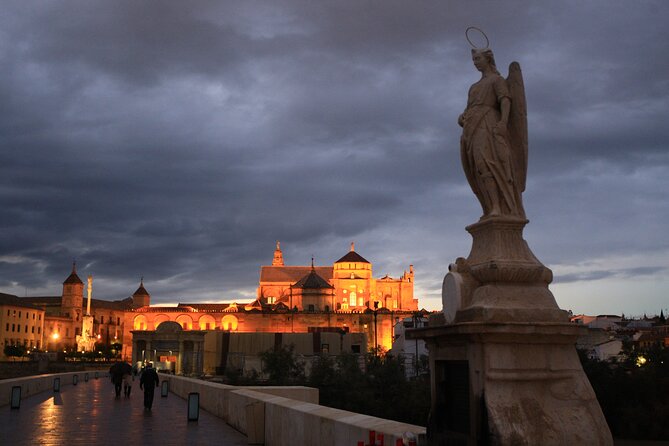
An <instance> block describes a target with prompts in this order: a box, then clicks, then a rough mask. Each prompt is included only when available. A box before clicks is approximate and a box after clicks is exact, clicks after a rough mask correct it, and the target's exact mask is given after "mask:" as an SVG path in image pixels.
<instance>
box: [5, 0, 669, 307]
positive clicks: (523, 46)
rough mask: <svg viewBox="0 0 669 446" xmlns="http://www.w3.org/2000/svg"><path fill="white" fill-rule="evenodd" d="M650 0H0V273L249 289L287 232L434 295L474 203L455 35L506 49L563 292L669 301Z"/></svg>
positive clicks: (45, 288) (332, 256) (231, 291)
mask: <svg viewBox="0 0 669 446" xmlns="http://www.w3.org/2000/svg"><path fill="white" fill-rule="evenodd" d="M667 23H669V3H668V2H666V1H664V0H658V1H634V2H631V1H609V0H607V1H587V2H584V1H581V0H576V1H561V2H549V1H542V2H539V1H535V2H528V1H521V2H512V1H504V2H501V1H500V2H492V1H491V2H477V1H468V2H455V1H436V0H435V1H422V0H421V1H402V2H400V1H387V0H384V1H381V0H379V1H359V0H356V1H341V0H337V1H277V2H275V1H266V2H254V1H238V2H233V1H223V2H221V1H210V2H198V1H188V2H183V1H137V0H127V1H114V2H109V1H91V0H82V1H59V2H44V1H26V0H17V1H9V0H6V1H3V2H2V14H0V62H1V63H0V210H1V212H0V231H1V232H0V291H2V292H6V293H14V294H18V295H24V294H25V293H26V292H27V294H28V295H40V294H48V295H55V294H58V293H60V289H61V283H62V281H63V280H64V279H65V277H67V275H68V273H69V269H70V263H71V261H72V259H73V258H76V259H77V263H78V268H79V272H80V275H81V276H82V278H83V276H85V275H87V274H89V273H92V274H93V275H94V277H95V279H94V280H95V282H94V285H95V286H94V290H95V291H94V294H95V296H96V297H98V298H105V299H119V298H124V297H126V296H128V295H130V294H131V293H132V292H133V291H134V290H135V289H136V287H137V285H138V282H139V278H140V276H142V275H143V276H144V277H145V284H146V287H147V289H148V290H149V292H151V294H152V296H153V302H154V303H161V302H162V303H167V302H172V303H174V302H194V301H229V300H237V301H243V300H247V299H250V298H252V297H253V296H254V293H255V288H256V286H257V281H258V273H259V267H260V265H263V264H269V263H270V262H271V259H272V253H273V249H274V243H275V241H276V240H280V241H281V242H282V247H283V248H284V257H285V259H286V263H287V264H302V265H304V264H308V263H309V261H310V258H311V256H312V255H313V256H315V259H316V263H317V264H322V265H325V264H331V263H332V262H333V261H335V260H336V259H338V258H339V257H340V256H342V255H344V254H345V253H346V252H347V251H348V248H349V243H350V242H351V241H355V242H356V248H357V249H356V250H357V251H358V252H359V253H360V254H362V255H363V256H364V257H366V258H367V259H368V260H370V261H371V262H373V264H374V272H375V275H376V276H382V275H385V274H390V275H391V276H395V277H397V276H399V275H400V274H401V273H402V271H403V270H404V269H408V267H409V264H410V263H412V264H414V265H415V268H416V294H417V295H418V296H419V297H420V299H421V301H420V305H421V306H422V307H425V308H428V309H437V308H441V298H440V293H441V280H442V278H443V275H444V273H445V272H446V269H447V266H448V264H449V263H451V262H453V261H454V260H455V258H456V257H459V256H466V255H467V254H468V253H469V248H470V245H471V238H470V236H469V234H468V233H467V232H465V230H464V227H465V226H466V225H467V224H470V223H473V222H475V221H476V220H477V219H478V217H479V216H480V213H481V210H480V206H479V204H478V201H477V200H476V199H475V197H474V195H473V194H472V192H471V190H470V189H469V186H468V185H467V182H466V180H465V177H464V174H463V173H462V169H461V166H460V160H459V138H460V128H459V127H458V126H457V123H456V120H457V116H458V114H459V113H461V112H462V110H463V108H464V106H465V102H466V94H467V89H468V87H469V85H470V84H472V83H473V82H475V81H477V80H478V78H479V74H478V72H476V71H475V69H474V68H473V66H472V64H471V60H470V54H469V50H470V47H469V45H468V43H467V41H466V40H465V38H464V30H465V28H466V27H467V26H468V25H477V26H479V27H481V28H483V29H484V30H485V31H486V32H487V34H488V36H489V37H490V40H491V47H492V48H493V50H494V51H495V57H496V60H497V63H498V66H499V67H500V69H501V71H503V73H504V74H506V72H507V67H508V64H509V63H510V62H511V61H513V60H517V61H519V62H520V64H521V66H522V68H523V75H524V78H525V86H526V94H527V101H528V112H529V126H530V161H529V172H528V185H527V191H526V192H525V194H524V200H525V209H526V211H527V214H528V217H529V219H530V224H529V225H528V226H527V228H526V230H525V238H526V239H527V241H528V243H529V244H530V247H531V248H532V249H533V251H534V253H535V254H536V255H537V257H538V258H539V259H540V260H542V261H543V262H544V263H545V264H546V265H547V266H548V267H550V268H551V269H552V270H553V271H554V274H555V278H556V279H555V282H554V283H553V285H551V289H552V290H553V292H554V294H555V296H556V298H557V300H558V303H559V304H560V306H561V307H562V308H565V309H572V310H573V311H574V312H578V313H580V312H585V313H621V312H622V313H625V314H626V315H640V314H643V313H644V312H647V313H649V314H650V313H657V312H659V311H660V309H666V308H667V307H669V292H668V291H667V290H668V289H669V269H668V268H669V237H668V236H667V229H668V227H669V31H668V28H669V27H668V26H667Z"/></svg>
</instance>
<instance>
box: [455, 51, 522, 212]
mask: <svg viewBox="0 0 669 446" xmlns="http://www.w3.org/2000/svg"><path fill="white" fill-rule="evenodd" d="M472 60H473V62H474V66H475V67H476V69H477V70H478V71H480V72H481V80H479V81H478V82H476V83H475V84H473V85H472V86H471V87H470V88H469V95H468V98H467V107H466V108H465V111H464V112H463V113H462V114H461V115H460V117H459V118H458V124H460V126H461V127H462V138H461V140H460V155H461V158H462V166H463V168H464V171H465V176H466V177H467V181H468V182H469V185H470V186H471V188H472V190H473V191H474V194H475V195H476V197H477V198H478V200H479V202H480V203H481V207H482V208H483V217H482V218H486V217H490V216H497V215H504V216H513V217H519V218H522V219H525V211H524V209H523V202H522V197H521V194H522V192H523V191H524V190H525V178H526V176H527V109H526V104H525V88H524V86H523V76H522V73H521V71H520V65H519V64H518V62H513V63H511V65H510V66H509V76H508V77H507V78H506V79H504V78H503V77H502V76H501V75H500V74H499V71H497V66H496V64H495V57H494V55H493V52H492V50H491V49H489V48H488V47H487V45H486V47H485V48H474V49H472Z"/></svg>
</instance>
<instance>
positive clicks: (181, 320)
mask: <svg viewBox="0 0 669 446" xmlns="http://www.w3.org/2000/svg"><path fill="white" fill-rule="evenodd" d="M176 322H177V323H178V324H179V325H181V327H182V328H183V329H184V330H192V329H193V319H192V318H191V317H190V316H189V315H187V314H180V315H179V316H177V318H176Z"/></svg>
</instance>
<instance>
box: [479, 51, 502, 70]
mask: <svg viewBox="0 0 669 446" xmlns="http://www.w3.org/2000/svg"><path fill="white" fill-rule="evenodd" d="M472 60H473V61H474V66H475V67H476V69H477V70H479V71H483V70H484V68H485V66H486V65H488V66H490V67H491V68H492V69H493V71H494V72H496V73H499V72H498V71H497V64H496V63H495V55H494V54H493V53H492V50H491V49H490V48H474V49H473V50H472Z"/></svg>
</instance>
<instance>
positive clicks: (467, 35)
mask: <svg viewBox="0 0 669 446" xmlns="http://www.w3.org/2000/svg"><path fill="white" fill-rule="evenodd" d="M470 31H478V32H479V33H481V35H482V36H483V38H484V39H485V46H483V47H480V46H476V45H474V43H473V42H472V41H471V39H470V38H469V32H470ZM465 38H466V39H467V42H469V44H470V45H471V46H472V48H474V49H475V50H485V49H487V48H488V47H490V40H488V36H486V34H485V33H484V32H483V30H482V29H481V28H477V27H475V26H470V27H469V28H467V29H466V30H465Z"/></svg>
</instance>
